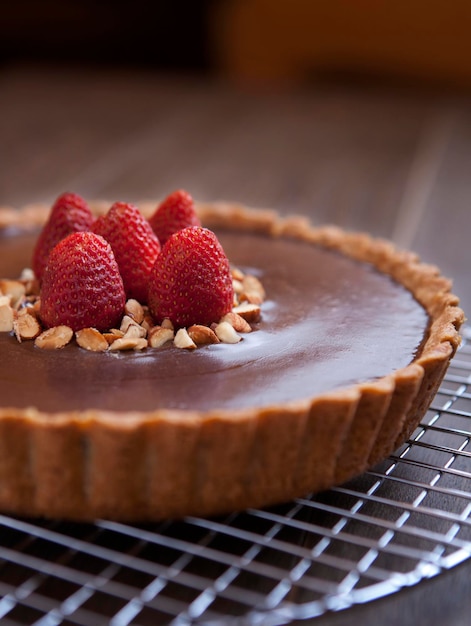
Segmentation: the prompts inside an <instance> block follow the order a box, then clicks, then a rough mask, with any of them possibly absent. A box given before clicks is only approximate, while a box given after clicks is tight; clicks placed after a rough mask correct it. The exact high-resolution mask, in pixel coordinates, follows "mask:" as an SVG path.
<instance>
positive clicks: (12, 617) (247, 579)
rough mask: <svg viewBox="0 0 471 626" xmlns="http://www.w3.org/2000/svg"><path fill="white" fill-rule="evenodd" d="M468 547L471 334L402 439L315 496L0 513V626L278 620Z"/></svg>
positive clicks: (412, 577)
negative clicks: (82, 512)
mask: <svg viewBox="0 0 471 626" xmlns="http://www.w3.org/2000/svg"><path fill="white" fill-rule="evenodd" d="M470 556H471V330H470V329H469V328H466V329H465V331H464V342H463V345H462V347H461V349H460V350H459V352H458V353H457V355H456V357H455V359H454V360H453V362H452V364H451V366H450V368H449V370H448V373H447V376H446V378H445V380H444V382H443V384H442V386H441V388H440V390H439V393H438V394H437V396H436V398H435V400H434V402H433V405H432V407H431V408H430V409H429V411H428V412H427V414H426V415H425V417H424V419H423V421H422V424H421V425H420V427H419V428H418V429H417V430H416V432H415V433H414V434H413V436H412V437H411V439H410V441H409V442H407V443H406V444H405V445H403V446H402V447H401V448H400V449H399V450H397V451H396V452H395V453H394V454H393V455H392V456H391V457H389V458H388V459H387V460H386V461H384V462H383V463H381V464H380V465H378V466H377V467H375V468H374V469H373V470H371V471H369V472H367V473H366V474H364V475H363V476H361V477H360V478H358V479H356V480H354V481H352V482H350V483H348V484H346V485H343V486H342V487H339V488H337V489H333V490H331V491H328V492H325V493H322V494H320V495H317V496H308V497H305V498H301V499H298V500H296V501H294V502H290V503H288V504H286V505H284V506H280V507H276V508H271V509H268V510H248V511H246V512H244V513H239V514H234V515H230V516H227V517H224V518H218V519H199V518H187V519H185V520H183V521H179V522H173V523H171V522H167V523H161V524H152V525H149V524H147V525H127V524H122V523H114V522H108V521H97V522H96V523H95V524H72V523H63V522H56V523H54V522H45V521H37V520H25V519H16V518H12V517H7V516H0V598H1V599H0V620H1V623H2V624H3V625H4V626H9V625H11V626H13V625H18V624H34V625H37V626H53V625H56V624H62V625H67V626H68V625H70V626H96V624H104V623H107V624H112V625H113V626H125V625H128V624H133V625H141V626H146V625H148V624H149V625H152V626H157V625H159V624H174V625H178V626H180V625H181V626H185V625H190V624H208V625H211V624H217V623H218V624H220V623H221V621H223V622H224V623H226V624H230V623H231V621H232V620H233V621H234V622H235V621H236V620H239V622H238V623H240V622H241V621H243V623H244V624H254V625H255V624H256V625H263V626H276V625H278V624H286V623H289V622H290V621H291V620H294V619H297V620H303V619H308V618H313V617H316V616H320V615H322V614H324V613H326V612H328V611H338V610H340V609H348V607H350V606H352V605H355V604H358V603H364V602H367V601H369V600H372V599H376V598H379V597H381V596H385V595H387V594H390V593H393V592H394V591H396V590H398V589H400V588H402V587H404V586H410V585H414V584H416V583H418V582H419V581H420V580H422V579H424V578H429V577H431V576H434V575H437V574H439V573H440V572H442V571H444V570H447V569H450V568H452V567H453V566H455V565H456V564H458V563H460V562H462V561H464V560H465V559H467V558H469V557H470Z"/></svg>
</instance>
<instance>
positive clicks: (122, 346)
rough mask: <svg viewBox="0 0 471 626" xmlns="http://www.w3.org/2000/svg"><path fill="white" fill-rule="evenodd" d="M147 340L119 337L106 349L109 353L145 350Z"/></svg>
mask: <svg viewBox="0 0 471 626" xmlns="http://www.w3.org/2000/svg"><path fill="white" fill-rule="evenodd" d="M147 345H148V344H147V339H143V338H142V337H119V338H118V339H116V341H113V343H112V344H111V345H110V347H109V348H108V349H109V350H111V352H115V351H119V350H143V349H144V348H147Z"/></svg>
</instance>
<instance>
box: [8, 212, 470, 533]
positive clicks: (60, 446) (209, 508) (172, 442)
mask: <svg viewBox="0 0 471 626" xmlns="http://www.w3.org/2000/svg"><path fill="white" fill-rule="evenodd" d="M108 206H109V203H97V204H95V205H94V210H95V211H96V213H103V212H105V211H106V210H107V208H108ZM140 208H141V210H142V212H143V213H144V214H145V215H150V214H151V212H152V211H153V210H154V209H155V203H142V204H141V205H140ZM197 209H198V212H199V214H200V217H201V219H202V221H203V224H204V225H205V226H208V227H209V228H217V227H224V226H225V227H228V226H230V227H231V228H234V229H238V230H248V231H252V232H253V231H257V232H262V233H266V234H269V235H271V236H273V237H289V238H295V239H299V240H303V241H307V242H310V243H313V244H318V245H322V246H325V247H327V248H331V249H335V250H338V251H340V252H342V253H344V254H345V255H347V256H350V257H352V258H355V259H358V260H360V261H366V262H368V263H371V264H373V265H374V266H376V267H377V269H378V270H380V271H381V272H383V273H385V274H388V275H390V276H391V277H392V278H393V279H395V280H396V281H397V282H399V283H400V284H402V285H403V286H404V287H406V288H407V289H408V290H409V291H411V292H412V294H413V295H414V296H415V298H416V299H417V301H418V302H419V303H420V304H421V305H422V306H423V307H424V309H425V310H426V312H427V313H428V315H429V319H430V323H429V328H428V331H427V332H426V336H425V339H424V341H423V343H422V346H421V349H420V354H419V355H418V356H417V357H416V358H415V359H414V360H413V362H412V363H410V364H409V365H408V366H407V367H405V368H402V369H399V370H397V371H394V372H391V374H389V375H388V376H385V377H383V378H380V379H378V380H375V381H371V382H367V383H362V384H358V385H355V386H353V387H350V388H345V389H342V390H339V391H335V392H329V393H325V394H321V395H316V396H315V397H312V398H309V399H306V400H302V401H301V400H299V401H293V402H292V403H287V404H284V405H282V406H272V407H268V408H261V409H260V408H253V409H243V410H235V411H233V410H231V411H212V412H205V413H201V412H191V411H176V410H158V411H155V412H150V413H143V412H127V413H124V414H123V413H120V414H119V418H118V416H117V415H115V414H114V413H112V412H106V411H95V410H89V411H84V412H64V413H54V414H48V413H44V412H41V411H39V410H37V409H35V408H30V409H16V408H8V407H3V408H0V509H1V510H3V511H8V512H10V513H14V514H20V515H28V516H45V517H49V518H66V519H73V520H92V519H94V518H97V517H105V518H111V519H116V520H127V521H145V520H159V519H163V518H172V517H181V516H184V515H189V514H191V515H216V514H221V513H227V512H230V511H235V510H241V509H244V508H247V507H261V506H268V505H271V504H275V503H280V502H284V501H288V500H291V499H292V498H294V497H297V496H302V495H305V494H306V493H309V492H316V491H320V490H323V489H327V488H330V487H332V486H334V485H336V484H339V483H342V482H344V481H346V480H349V479H351V478H353V477H354V476H356V475H359V474H361V473H362V472H363V471H365V470H366V469H367V468H369V467H371V466H372V465H374V464H375V463H377V462H379V461H380V460H382V459H384V458H385V457H386V456H387V455H388V454H390V453H391V452H392V451H393V450H394V449H395V448H397V447H398V446H399V445H401V444H402V443H403V442H405V441H406V440H407V439H408V438H409V437H410V435H411V434H412V433H413V431H414V429H415V428H416V427H417V425H418V423H419V422H420V419H421V418H422V416H423V415H424V413H425V411H426V410H427V408H428V406H429V405H430V403H431V400H432V398H433V396H434V395H435V393H436V391H437V389H438V387H439V385H440V383H441V381H442V379H443V376H444V374H445V371H446V369H447V367H448V364H449V361H450V359H451V358H452V356H453V355H454V353H455V351H456V349H457V347H458V345H459V342H460V335H459V328H460V326H461V324H462V323H463V320H464V316H463V312H462V310H461V309H460V308H459V306H458V304H459V303H458V298H457V297H456V296H455V295H453V294H452V292H451V283H450V281H449V280H447V279H446V278H444V277H443V276H441V274H440V272H439V270H438V269H437V268H436V267H434V266H430V265H426V264H424V263H421V262H420V260H419V259H418V257H417V256H416V255H414V254H412V253H410V252H405V251H401V250H398V249H396V248H395V247H394V246H393V245H392V244H391V243H390V242H388V241H385V240H380V239H374V238H372V237H370V236H368V235H366V234H362V233H347V232H345V231H342V230H340V229H339V228H336V227H332V226H326V227H320V228H315V227H313V226H312V225H311V224H310V223H309V222H308V221H307V220H306V219H305V218H302V217H297V216H295V217H288V218H281V217H280V216H279V215H278V214H276V213H275V212H272V211H269V210H252V209H247V208H245V207H243V206H240V205H235V204H229V203H218V204H199V205H197ZM48 211H49V208H48V207H46V206H43V205H36V206H29V207H26V208H25V209H22V210H14V209H7V208H3V209H0V228H7V227H14V228H20V229H24V228H28V227H36V226H39V225H41V224H42V223H44V221H45V220H46V218H47V215H48Z"/></svg>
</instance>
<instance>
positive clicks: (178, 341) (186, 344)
mask: <svg viewBox="0 0 471 626" xmlns="http://www.w3.org/2000/svg"><path fill="white" fill-rule="evenodd" d="M173 343H174V344H175V346H176V347H177V348H183V349H184V350H194V349H195V348H196V343H195V342H194V341H193V339H192V338H191V337H190V335H189V334H188V331H187V330H186V328H180V329H179V330H178V331H177V334H176V335H175V339H174V340H173Z"/></svg>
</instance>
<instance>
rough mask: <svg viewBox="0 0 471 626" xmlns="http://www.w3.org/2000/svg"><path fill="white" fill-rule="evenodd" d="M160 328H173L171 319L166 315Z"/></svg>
mask: <svg viewBox="0 0 471 626" xmlns="http://www.w3.org/2000/svg"><path fill="white" fill-rule="evenodd" d="M161 326H162V328H170V329H171V330H175V328H174V326H173V323H172V320H170V319H169V318H168V317H166V318H165V319H164V320H163V321H162V324H161Z"/></svg>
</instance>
